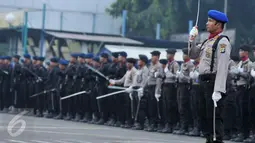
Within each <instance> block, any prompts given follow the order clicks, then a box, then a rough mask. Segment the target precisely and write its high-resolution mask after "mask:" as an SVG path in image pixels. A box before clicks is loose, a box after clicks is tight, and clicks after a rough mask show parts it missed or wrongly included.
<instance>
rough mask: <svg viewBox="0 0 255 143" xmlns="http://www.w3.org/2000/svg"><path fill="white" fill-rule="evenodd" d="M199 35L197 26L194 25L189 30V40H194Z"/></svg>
mask: <svg viewBox="0 0 255 143" xmlns="http://www.w3.org/2000/svg"><path fill="white" fill-rule="evenodd" d="M197 35H198V30H197V27H193V28H192V29H191V31H190V32H189V41H190V42H193V41H194V39H195V38H196V37H197Z"/></svg>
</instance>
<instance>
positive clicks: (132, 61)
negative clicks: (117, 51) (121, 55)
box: [127, 58, 136, 64]
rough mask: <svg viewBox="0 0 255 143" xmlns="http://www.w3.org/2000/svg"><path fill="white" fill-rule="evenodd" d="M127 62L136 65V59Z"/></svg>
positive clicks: (129, 59)
mask: <svg viewBox="0 0 255 143" xmlns="http://www.w3.org/2000/svg"><path fill="white" fill-rule="evenodd" d="M127 62H128V63H132V64H135V63H136V59H134V58H127Z"/></svg>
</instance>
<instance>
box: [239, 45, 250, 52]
mask: <svg viewBox="0 0 255 143" xmlns="http://www.w3.org/2000/svg"><path fill="white" fill-rule="evenodd" d="M250 49H251V48H250V46H249V45H242V46H241V47H240V50H243V51H247V52H249V51H250Z"/></svg>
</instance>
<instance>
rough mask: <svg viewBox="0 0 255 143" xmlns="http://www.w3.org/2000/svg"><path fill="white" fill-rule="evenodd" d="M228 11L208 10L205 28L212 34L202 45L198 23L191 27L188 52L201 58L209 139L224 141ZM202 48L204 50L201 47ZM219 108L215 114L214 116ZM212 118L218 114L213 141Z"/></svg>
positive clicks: (228, 49) (228, 45)
mask: <svg viewBox="0 0 255 143" xmlns="http://www.w3.org/2000/svg"><path fill="white" fill-rule="evenodd" d="M228 21H229V20H228V18H227V16H226V14H224V13H222V12H220V11H217V10H209V11H208V21H207V23H206V29H207V31H208V32H209V37H208V39H206V41H204V42H203V44H202V45H200V46H197V45H196V40H195V38H196V37H197V35H198V30H197V27H193V28H192V30H191V31H190V36H189V44H188V46H189V47H188V49H189V51H188V54H189V57H190V58H191V59H197V58H200V65H199V75H200V77H199V78H200V84H201V85H203V86H202V88H200V90H202V92H200V93H204V94H203V95H202V96H204V98H201V99H203V100H202V101H200V102H199V103H203V104H202V105H201V106H200V107H201V108H202V109H203V111H202V112H201V113H204V115H202V116H203V117H205V118H204V120H202V122H203V123H204V124H203V125H205V126H206V127H202V129H205V130H203V133H204V134H205V137H206V140H207V142H208V143H211V142H217V143H221V142H223V141H222V140H223V119H222V116H221V115H222V109H223V102H224V101H223V99H222V97H223V96H225V94H226V82H227V76H228V65H229V61H230V52H231V44H230V42H229V38H228V37H227V36H225V35H223V34H222V32H223V29H224V25H225V24H226V23H227V22H228ZM201 49H202V50H201ZM212 100H213V102H211V101H212ZM214 108H216V117H214V116H212V115H213V114H212V113H213V111H214ZM213 118H215V128H216V133H217V139H216V141H213V138H212V137H213V123H212V121H213Z"/></svg>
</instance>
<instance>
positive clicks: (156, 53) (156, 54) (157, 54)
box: [151, 51, 161, 56]
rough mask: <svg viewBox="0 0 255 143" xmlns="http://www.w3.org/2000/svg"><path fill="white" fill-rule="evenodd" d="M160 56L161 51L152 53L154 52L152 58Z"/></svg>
mask: <svg viewBox="0 0 255 143" xmlns="http://www.w3.org/2000/svg"><path fill="white" fill-rule="evenodd" d="M160 54H161V53H160V52H159V51H152V52H151V55H152V56H160Z"/></svg>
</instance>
